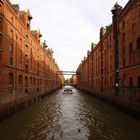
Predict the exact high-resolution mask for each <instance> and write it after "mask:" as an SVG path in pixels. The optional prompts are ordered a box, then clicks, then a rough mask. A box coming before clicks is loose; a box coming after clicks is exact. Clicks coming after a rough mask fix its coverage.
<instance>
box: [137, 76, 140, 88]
mask: <svg viewBox="0 0 140 140" xmlns="http://www.w3.org/2000/svg"><path fill="white" fill-rule="evenodd" d="M137 85H138V88H140V76H139V77H138V79H137Z"/></svg>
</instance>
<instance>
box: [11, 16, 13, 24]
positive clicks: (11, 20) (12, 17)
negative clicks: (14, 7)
mask: <svg viewBox="0 0 140 140" xmlns="http://www.w3.org/2000/svg"><path fill="white" fill-rule="evenodd" d="M11 23H12V25H13V24H14V19H13V17H11Z"/></svg>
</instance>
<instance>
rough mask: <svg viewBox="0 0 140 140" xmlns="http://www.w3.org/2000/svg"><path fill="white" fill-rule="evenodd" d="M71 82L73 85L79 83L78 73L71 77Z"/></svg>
mask: <svg viewBox="0 0 140 140" xmlns="http://www.w3.org/2000/svg"><path fill="white" fill-rule="evenodd" d="M70 83H71V85H72V86H76V84H77V76H76V75H72V77H71V79H70Z"/></svg>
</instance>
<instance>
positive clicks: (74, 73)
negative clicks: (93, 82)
mask: <svg viewBox="0 0 140 140" xmlns="http://www.w3.org/2000/svg"><path fill="white" fill-rule="evenodd" d="M58 74H60V75H76V71H58Z"/></svg>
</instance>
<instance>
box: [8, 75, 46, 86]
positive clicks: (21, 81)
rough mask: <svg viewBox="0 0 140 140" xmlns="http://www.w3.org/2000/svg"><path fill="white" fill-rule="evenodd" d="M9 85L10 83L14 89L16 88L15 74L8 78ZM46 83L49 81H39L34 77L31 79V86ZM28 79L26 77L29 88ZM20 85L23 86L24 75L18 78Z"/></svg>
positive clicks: (26, 84)
mask: <svg viewBox="0 0 140 140" xmlns="http://www.w3.org/2000/svg"><path fill="white" fill-rule="evenodd" d="M8 81H9V82H8V83H9V86H11V87H13V86H14V74H13V73H9V77H8ZM44 82H45V83H46V84H47V80H45V81H44V80H43V79H37V78H35V77H34V78H33V77H30V85H33V84H34V85H36V84H37V85H41V84H43V83H44ZM28 84H29V83H28V77H25V86H28ZM18 85H19V86H22V85H23V76H22V75H19V76H18Z"/></svg>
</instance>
